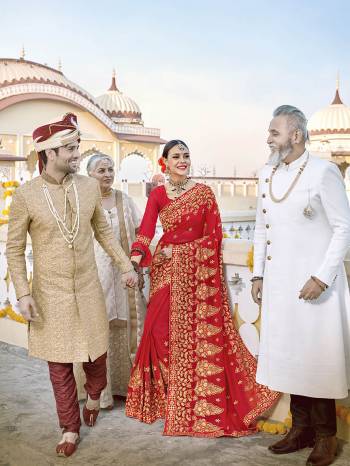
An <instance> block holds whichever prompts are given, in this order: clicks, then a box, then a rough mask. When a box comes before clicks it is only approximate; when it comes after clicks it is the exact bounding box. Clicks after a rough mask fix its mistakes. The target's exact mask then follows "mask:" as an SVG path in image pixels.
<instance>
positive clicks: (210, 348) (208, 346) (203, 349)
mask: <svg viewBox="0 0 350 466" xmlns="http://www.w3.org/2000/svg"><path fill="white" fill-rule="evenodd" d="M220 351H222V347H220V346H216V345H214V344H213V343H208V342H207V341H200V342H199V343H198V345H197V348H196V353H197V354H198V356H199V357H200V358H207V357H208V356H214V355H215V354H218V353H220Z"/></svg>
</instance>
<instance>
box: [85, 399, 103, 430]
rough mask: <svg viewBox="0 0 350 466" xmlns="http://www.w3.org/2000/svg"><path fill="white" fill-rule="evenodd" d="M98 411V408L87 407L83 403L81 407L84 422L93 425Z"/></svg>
mask: <svg viewBox="0 0 350 466" xmlns="http://www.w3.org/2000/svg"><path fill="white" fill-rule="evenodd" d="M99 412H100V410H99V409H88V408H87V407H86V404H85V405H84V408H83V418H84V422H85V424H86V425H87V426H89V427H93V426H94V425H95V424H96V419H97V416H98V413H99Z"/></svg>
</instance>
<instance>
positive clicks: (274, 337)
mask: <svg viewBox="0 0 350 466" xmlns="http://www.w3.org/2000/svg"><path fill="white" fill-rule="evenodd" d="M307 155H308V153H307V152H305V153H304V154H303V155H302V156H301V157H300V158H299V159H297V160H296V161H294V162H292V163H291V164H290V165H289V166H286V165H285V164H281V166H280V167H279V168H278V170H277V171H276V173H275V175H274V177H273V183H272V188H273V194H274V195H275V196H276V197H277V198H280V197H282V196H283V195H284V194H285V192H286V191H287V189H288V188H289V186H290V185H291V183H292V182H293V180H294V179H295V177H296V175H297V173H298V170H299V168H300V167H301V166H302V165H303V163H304V162H305V160H306V158H307ZM271 171H272V166H269V165H266V166H265V167H264V168H263V169H262V170H261V173H260V179H259V199H258V206H257V217H256V226H255V238H254V275H255V276H263V277H264V282H263V283H264V285H263V298H262V321H261V335H260V350H259V359H258V368H257V375H256V379H257V381H258V382H259V383H261V384H264V385H267V386H268V387H270V388H271V389H273V390H277V391H281V392H285V393H293V394H296V395H304V396H310V397H315V398H345V397H347V396H348V389H349V388H350V297H349V289H348V283H347V279H346V275H345V269H344V265H343V260H344V257H345V254H346V252H347V250H348V248H349V247H350V209H349V203H348V199H347V196H346V192H345V189H344V183H343V179H342V176H341V174H340V171H339V169H338V167H337V166H336V165H335V164H334V163H331V162H328V161H325V160H322V159H319V158H317V157H313V156H311V155H310V158H309V161H308V164H307V166H306V168H305V170H304V171H303V173H302V174H301V176H300V178H299V180H298V182H297V184H296V186H295V187H294V189H293V190H292V191H291V193H290V195H289V196H288V197H287V199H285V200H284V201H282V202H280V203H275V202H273V201H272V200H271V198H270V195H269V182H268V181H269V178H270V176H271ZM309 199H310V204H311V207H312V209H313V211H314V216H313V217H312V219H309V218H306V217H305V216H304V215H303V210H304V208H305V207H306V206H307V205H308V203H309ZM311 275H314V276H315V277H317V278H319V279H320V280H322V281H323V282H324V283H326V284H327V285H328V286H329V287H328V289H327V290H326V291H325V292H324V293H322V294H321V296H320V297H319V298H318V299H317V300H313V301H304V300H300V299H299V292H300V290H301V289H302V287H303V286H304V284H305V282H306V281H307V280H308V279H309V278H310V276H311Z"/></svg>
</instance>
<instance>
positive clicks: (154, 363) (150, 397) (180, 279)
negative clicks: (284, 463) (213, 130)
mask: <svg viewBox="0 0 350 466" xmlns="http://www.w3.org/2000/svg"><path fill="white" fill-rule="evenodd" d="M161 164H163V165H166V166H167V168H168V172H169V174H170V180H169V185H167V187H166V186H159V187H157V188H155V189H154V190H153V191H152V192H151V194H150V196H149V199H148V203H147V207H146V211H145V214H144V217H143V220H142V223H141V226H140V229H139V232H138V235H137V237H136V241H135V243H134V244H133V245H132V254H131V255H132V260H133V261H134V262H137V263H139V264H140V265H141V266H149V265H151V272H150V279H151V289H150V299H149V304H148V308H147V314H146V319H145V324H144V332H143V336H142V339H141V342H140V345H139V348H138V351H137V354H136V358H135V361H134V365H133V369H132V373H131V377H130V382H129V388H128V396H127V401H126V414H127V416H130V417H133V418H136V419H139V420H140V421H142V422H146V423H152V422H154V421H155V420H157V419H159V418H165V426H164V435H173V436H178V435H189V436H195V437H220V436H224V435H225V436H233V437H238V436H243V435H248V434H251V433H253V432H255V431H256V429H255V423H254V421H255V420H256V418H257V417H258V416H259V415H260V414H262V413H263V412H264V411H266V410H267V409H269V408H270V407H271V406H272V405H273V404H274V403H275V402H276V400H277V399H278V397H279V394H278V393H276V392H272V391H271V390H269V389H268V388H267V387H264V386H262V385H259V384H257V383H256V382H255V372H256V360H255V358H254V357H253V356H252V355H251V354H250V353H249V351H248V350H247V348H246V347H245V345H244V343H243V341H242V340H241V337H240V335H239V333H238V332H237V330H236V329H235V327H234V325H233V322H232V317H231V314H230V308H229V303H228V295H227V290H226V285H225V281H224V275H223V264H222V255H221V242H222V228H221V222H220V214H219V210H218V206H217V203H216V200H215V196H214V194H213V192H212V190H211V189H210V188H209V187H208V186H206V185H204V184H200V183H194V182H193V181H191V180H189V179H188V178H187V173H188V169H189V166H190V159H189V151H188V148H187V146H186V144H185V143H183V142H182V141H178V140H175V141H170V142H169V143H167V144H166V146H165V148H164V151H163V157H162V159H161ZM174 180H175V181H174ZM174 193H175V194H174ZM158 216H159V218H160V221H161V224H162V227H163V232H164V234H163V236H162V238H161V239H160V241H159V243H158V245H157V247H156V250H155V253H154V256H153V259H152V256H151V253H150V250H149V245H150V243H151V240H152V238H153V236H154V233H155V228H156V222H157V218H158Z"/></svg>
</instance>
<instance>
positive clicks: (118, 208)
mask: <svg viewBox="0 0 350 466" xmlns="http://www.w3.org/2000/svg"><path fill="white" fill-rule="evenodd" d="M87 172H88V174H89V176H92V177H94V178H96V179H97V180H98V181H99V183H100V189H101V195H102V206H103V208H104V212H105V215H106V218H107V220H108V222H109V223H110V225H111V227H112V229H113V231H114V234H115V236H116V238H117V239H118V241H120V243H121V245H122V247H123V249H124V251H125V253H126V254H127V255H129V253H130V245H131V244H132V243H133V242H134V241H135V235H136V232H137V229H138V227H139V225H140V222H141V214H140V212H139V210H138V208H137V206H136V205H135V203H134V201H133V200H132V199H131V198H130V197H129V196H128V195H126V194H125V193H123V192H121V191H119V190H116V189H113V188H112V185H113V182H114V177H115V170H114V162H113V160H112V158H111V157H109V156H108V155H104V154H95V155H92V156H91V157H90V159H89V161H88V164H87ZM94 243H95V257H96V263H97V269H98V274H99V278H100V281H101V284H102V288H103V292H104V296H105V300H106V308H107V314H108V319H109V327H110V341H109V350H108V353H107V387H106V388H105V389H104V390H103V392H102V394H101V402H100V405H101V408H107V409H112V408H113V396H116V395H118V396H126V393H127V388H128V382H129V377H130V370H131V366H132V361H133V358H134V356H135V352H136V348H137V345H138V342H139V339H140V337H141V333H142V326H143V320H144V314H145V309H146V308H145V299H144V297H143V294H142V287H143V280H142V275H140V280H139V287H138V288H137V287H136V289H131V288H126V289H125V288H123V286H122V282H121V274H120V272H119V270H118V269H117V268H116V267H114V265H113V264H112V261H111V259H110V258H109V256H108V255H107V254H106V253H105V251H104V250H103V249H102V247H101V246H100V245H99V244H98V243H97V241H95V242H94ZM75 377H76V379H77V382H78V392H79V398H83V397H84V396H85V392H84V388H83V383H84V373H83V371H82V370H81V368H80V367H78V366H77V367H75Z"/></svg>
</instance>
